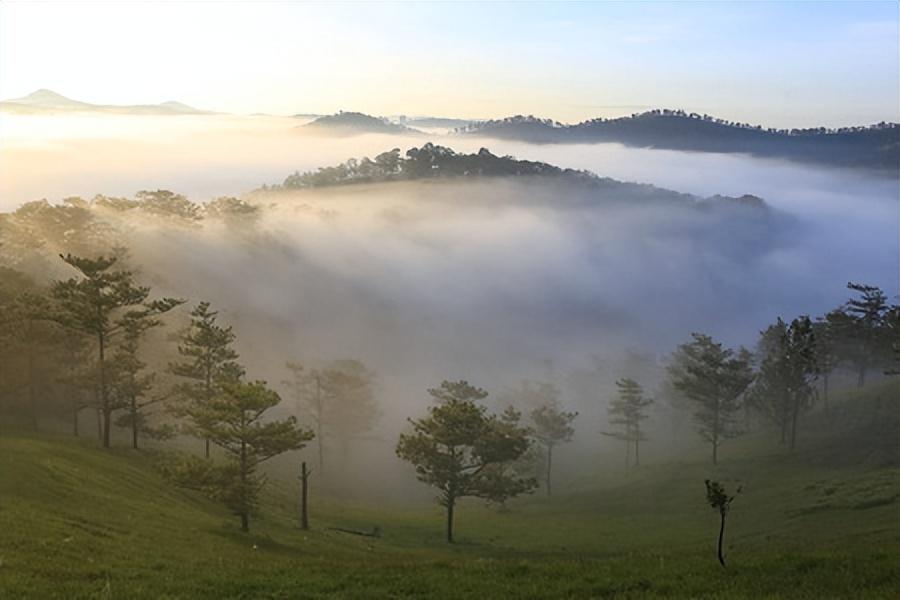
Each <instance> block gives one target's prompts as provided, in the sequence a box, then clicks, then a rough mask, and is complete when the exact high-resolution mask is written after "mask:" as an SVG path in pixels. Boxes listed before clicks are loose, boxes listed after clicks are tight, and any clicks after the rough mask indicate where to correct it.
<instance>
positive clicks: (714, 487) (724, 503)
mask: <svg viewBox="0 0 900 600" xmlns="http://www.w3.org/2000/svg"><path fill="white" fill-rule="evenodd" d="M740 493H741V488H740V487H739V488H738V489H737V492H736V493H735V495H734V496H729V495H728V494H727V493H726V492H725V486H723V485H722V484H721V483H719V482H718V481H710V480H709V479H707V480H706V501H707V502H708V503H709V505H710V506H711V507H712V508H714V509H716V510H718V511H719V519H720V521H719V543H718V547H717V548H718V557H719V564H721V565H722V566H723V567H724V566H725V555H724V553H723V552H722V549H723V548H722V546H723V543H724V541H725V518H726V517H727V516H728V511H729V510H731V503H732V502H733V501H734V499H735V498H736V497H737V494H740Z"/></svg>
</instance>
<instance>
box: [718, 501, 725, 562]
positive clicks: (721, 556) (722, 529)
mask: <svg viewBox="0 0 900 600" xmlns="http://www.w3.org/2000/svg"><path fill="white" fill-rule="evenodd" d="M720 514H721V516H722V518H721V524H720V525H719V551H718V554H719V564H721V565H722V566H723V567H724V566H725V555H724V554H723V553H722V544H723V542H724V541H725V513H724V512H722V513H720Z"/></svg>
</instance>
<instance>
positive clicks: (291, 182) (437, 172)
mask: <svg viewBox="0 0 900 600" xmlns="http://www.w3.org/2000/svg"><path fill="white" fill-rule="evenodd" d="M522 175H540V176H552V177H565V178H567V179H570V180H584V181H594V180H598V179H599V178H598V177H597V176H596V175H594V174H593V173H590V172H588V171H576V170H574V169H563V168H560V167H557V166H555V165H550V164H547V163H543V162H536V161H530V160H517V159H516V158H513V157H512V156H496V155H495V154H492V153H491V152H490V151H489V150H488V149H487V148H482V149H481V150H479V151H478V152H477V153H473V154H460V153H457V152H455V151H454V150H452V149H451V148H447V147H445V146H437V145H435V144H432V143H431V142H428V143H426V144H424V145H423V146H422V147H421V148H410V149H409V150H407V151H406V154H405V155H401V153H400V149H399V148H394V149H393V150H388V151H387V152H382V153H381V154H379V155H378V156H376V157H375V159H374V160H372V159H369V158H368V157H365V158H362V159H355V158H351V159H349V160H347V161H345V162H343V163H341V164H339V165H336V166H333V167H321V168H319V169H318V170H317V171H308V172H306V173H299V172H296V173H294V174H293V175H290V176H289V177H288V178H287V179H285V180H284V183H283V184H282V187H284V188H288V189H297V188H310V187H323V186H331V185H344V184H350V183H373V182H378V181H398V180H416V179H431V178H436V177H479V176H485V177H515V176H522Z"/></svg>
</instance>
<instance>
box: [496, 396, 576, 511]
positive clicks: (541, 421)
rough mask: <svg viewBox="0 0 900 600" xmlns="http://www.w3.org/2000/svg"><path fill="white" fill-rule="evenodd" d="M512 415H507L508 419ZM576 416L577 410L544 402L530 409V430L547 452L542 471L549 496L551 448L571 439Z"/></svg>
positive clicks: (551, 463) (551, 462) (551, 464)
mask: <svg viewBox="0 0 900 600" xmlns="http://www.w3.org/2000/svg"><path fill="white" fill-rule="evenodd" d="M511 416H512V415H508V416H507V417H506V420H509V419H510V418H511ZM577 416H578V413H577V412H566V411H563V410H560V409H558V408H557V407H556V406H554V405H551V404H545V405H544V406H539V407H538V408H536V409H534V410H533V411H531V422H532V423H533V427H532V428H531V432H532V434H533V435H534V437H535V439H536V440H537V441H538V442H539V443H540V444H541V445H542V446H543V447H544V450H545V451H546V454H547V464H546V470H545V473H544V476H545V478H546V479H545V485H546V488H547V496H548V497H549V496H551V495H552V494H551V485H550V484H551V479H550V472H551V468H552V466H553V448H554V447H555V446H556V445H557V444H563V443H565V442H569V441H571V440H572V436H573V435H575V428H574V427H572V421H574V420H575V417H577Z"/></svg>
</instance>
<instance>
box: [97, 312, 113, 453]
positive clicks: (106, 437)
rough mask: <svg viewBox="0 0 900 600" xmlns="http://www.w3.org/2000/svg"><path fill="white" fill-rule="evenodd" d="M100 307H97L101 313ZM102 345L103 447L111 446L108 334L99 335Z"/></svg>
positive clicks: (101, 401) (101, 403) (101, 399)
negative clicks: (107, 385) (107, 357)
mask: <svg viewBox="0 0 900 600" xmlns="http://www.w3.org/2000/svg"><path fill="white" fill-rule="evenodd" d="M99 310H100V309H99V307H98V309H97V311H98V313H99ZM97 341H98V342H99V345H100V407H101V412H102V413H103V447H104V448H109V433H110V432H109V426H110V417H111V414H112V410H111V409H110V406H109V390H107V389H106V336H105V335H103V333H100V334H98V335H97Z"/></svg>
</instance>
